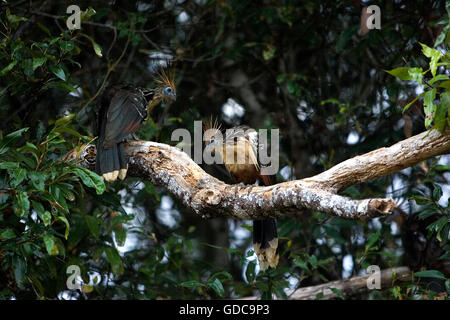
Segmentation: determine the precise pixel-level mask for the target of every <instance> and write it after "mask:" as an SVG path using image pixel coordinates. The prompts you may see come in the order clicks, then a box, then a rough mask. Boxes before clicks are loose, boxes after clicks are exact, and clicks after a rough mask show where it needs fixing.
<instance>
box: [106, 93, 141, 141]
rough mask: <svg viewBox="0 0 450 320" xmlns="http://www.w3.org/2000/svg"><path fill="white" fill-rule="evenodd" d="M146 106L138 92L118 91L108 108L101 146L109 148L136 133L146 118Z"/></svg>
mask: <svg viewBox="0 0 450 320" xmlns="http://www.w3.org/2000/svg"><path fill="white" fill-rule="evenodd" d="M146 106H147V103H146V100H145V97H144V96H143V94H142V93H141V92H140V91H137V90H136V91H130V90H120V91H118V92H117V93H116V94H115V95H114V96H113V98H112V99H111V103H110V105H109V108H108V113H107V119H106V128H105V140H104V142H103V146H104V147H105V148H109V147H111V146H112V145H114V144H117V143H119V142H121V141H123V140H124V139H125V138H126V137H127V136H128V135H130V134H132V133H133V132H134V131H136V130H137V129H138V128H139V125H140V124H141V122H142V121H143V120H144V119H145V117H146V116H147V112H146Z"/></svg>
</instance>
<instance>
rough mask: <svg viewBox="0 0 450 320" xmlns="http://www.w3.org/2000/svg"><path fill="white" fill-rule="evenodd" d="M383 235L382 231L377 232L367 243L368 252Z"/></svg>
mask: <svg viewBox="0 0 450 320" xmlns="http://www.w3.org/2000/svg"><path fill="white" fill-rule="evenodd" d="M380 235H381V229H380V230H378V231H377V232H375V233H374V234H373V235H372V236H371V237H370V238H369V240H368V241H367V243H366V252H367V251H368V250H369V249H370V248H371V247H372V246H373V245H374V244H375V242H377V241H378V239H379V238H380Z"/></svg>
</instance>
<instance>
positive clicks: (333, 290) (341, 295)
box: [330, 288, 344, 299]
mask: <svg viewBox="0 0 450 320" xmlns="http://www.w3.org/2000/svg"><path fill="white" fill-rule="evenodd" d="M330 290H331V291H332V292H333V293H334V294H335V295H337V296H338V297H339V298H341V299H344V293H343V292H342V290H339V289H338V288H330Z"/></svg>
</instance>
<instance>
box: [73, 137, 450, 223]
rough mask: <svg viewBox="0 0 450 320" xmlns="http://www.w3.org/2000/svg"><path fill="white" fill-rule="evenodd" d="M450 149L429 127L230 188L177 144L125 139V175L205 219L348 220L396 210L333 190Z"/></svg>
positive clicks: (91, 159)
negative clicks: (293, 174)
mask: <svg viewBox="0 0 450 320" xmlns="http://www.w3.org/2000/svg"><path fill="white" fill-rule="evenodd" d="M449 151H450V135H449V133H448V132H447V133H445V134H441V133H439V132H438V131H436V130H434V131H431V132H427V133H421V134H419V135H416V136H414V137H411V138H409V139H406V140H403V141H401V142H399V143H397V144H395V145H393V146H391V147H389V148H381V149H378V150H375V151H372V152H369V153H367V154H364V155H360V156H357V157H354V158H352V159H349V160H347V161H344V162H342V163H341V164H338V165H336V166H335V167H333V168H331V169H330V170H327V171H325V172H323V173H321V174H319V175H316V176H314V177H311V178H306V179H302V180H295V181H288V182H283V183H279V184H276V185H273V186H265V187H253V189H252V190H251V192H248V191H249V189H248V188H247V189H244V188H239V190H238V191H237V192H235V188H234V187H232V186H230V185H227V184H225V183H224V182H222V181H220V180H218V179H216V178H214V177H212V176H210V175H209V174H207V173H206V172H205V171H203V169H201V168H200V166H199V165H197V164H196V163H195V162H194V161H193V160H192V159H191V158H190V157H189V156H188V155H187V154H186V153H184V152H183V151H181V150H180V149H178V148H176V147H171V146H169V145H166V144H161V143H156V142H151V141H130V142H127V143H126V144H125V152H126V154H127V156H128V159H129V161H128V162H129V170H128V175H129V176H133V177H138V178H141V179H144V180H149V181H151V182H152V183H153V184H155V185H159V186H163V187H165V188H166V189H167V190H168V191H169V192H170V193H171V194H173V195H174V196H175V197H176V198H178V199H179V200H181V201H182V202H183V204H184V205H185V206H187V207H189V208H191V209H192V210H194V211H195V212H196V213H197V214H200V215H201V216H202V217H204V218H213V217H217V216H225V217H230V218H238V219H249V220H255V219H262V218H267V217H278V216H280V215H282V214H286V213H288V212H290V211H293V210H296V209H299V208H308V209H312V210H317V211H320V212H324V213H327V214H329V215H331V216H337V217H342V218H347V219H362V218H373V217H379V216H386V215H389V214H391V213H392V212H393V211H394V209H395V206H396V205H395V202H394V201H393V200H392V199H384V198H376V199H364V200H354V199H350V198H348V197H344V196H340V195H337V194H336V192H337V191H338V190H341V189H343V188H345V187H347V186H350V185H352V184H354V183H358V182H365V181H368V180H371V179H374V178H376V177H379V176H383V175H386V174H390V173H393V172H396V171H398V170H401V169H403V168H406V167H408V166H412V165H414V164H416V163H418V162H420V161H423V160H425V159H427V158H431V157H434V156H438V155H441V154H445V153H448V152H449ZM76 158H80V160H81V164H82V165H83V166H86V167H89V168H91V169H92V168H93V167H94V163H95V147H94V146H89V148H87V149H86V150H85V151H84V152H83V153H82V154H81V156H80V157H76Z"/></svg>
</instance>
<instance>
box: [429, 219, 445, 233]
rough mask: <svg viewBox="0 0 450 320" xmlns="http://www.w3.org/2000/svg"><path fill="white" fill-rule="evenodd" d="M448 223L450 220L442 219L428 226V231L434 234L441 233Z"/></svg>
mask: <svg viewBox="0 0 450 320" xmlns="http://www.w3.org/2000/svg"><path fill="white" fill-rule="evenodd" d="M448 222H449V218H447V217H442V218H440V219H439V220H437V221H435V222H433V223H431V224H430V225H428V226H427V230H431V231H433V232H436V233H439V232H440V231H441V230H442V228H444V226H445V225H446V224H447V223H448Z"/></svg>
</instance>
